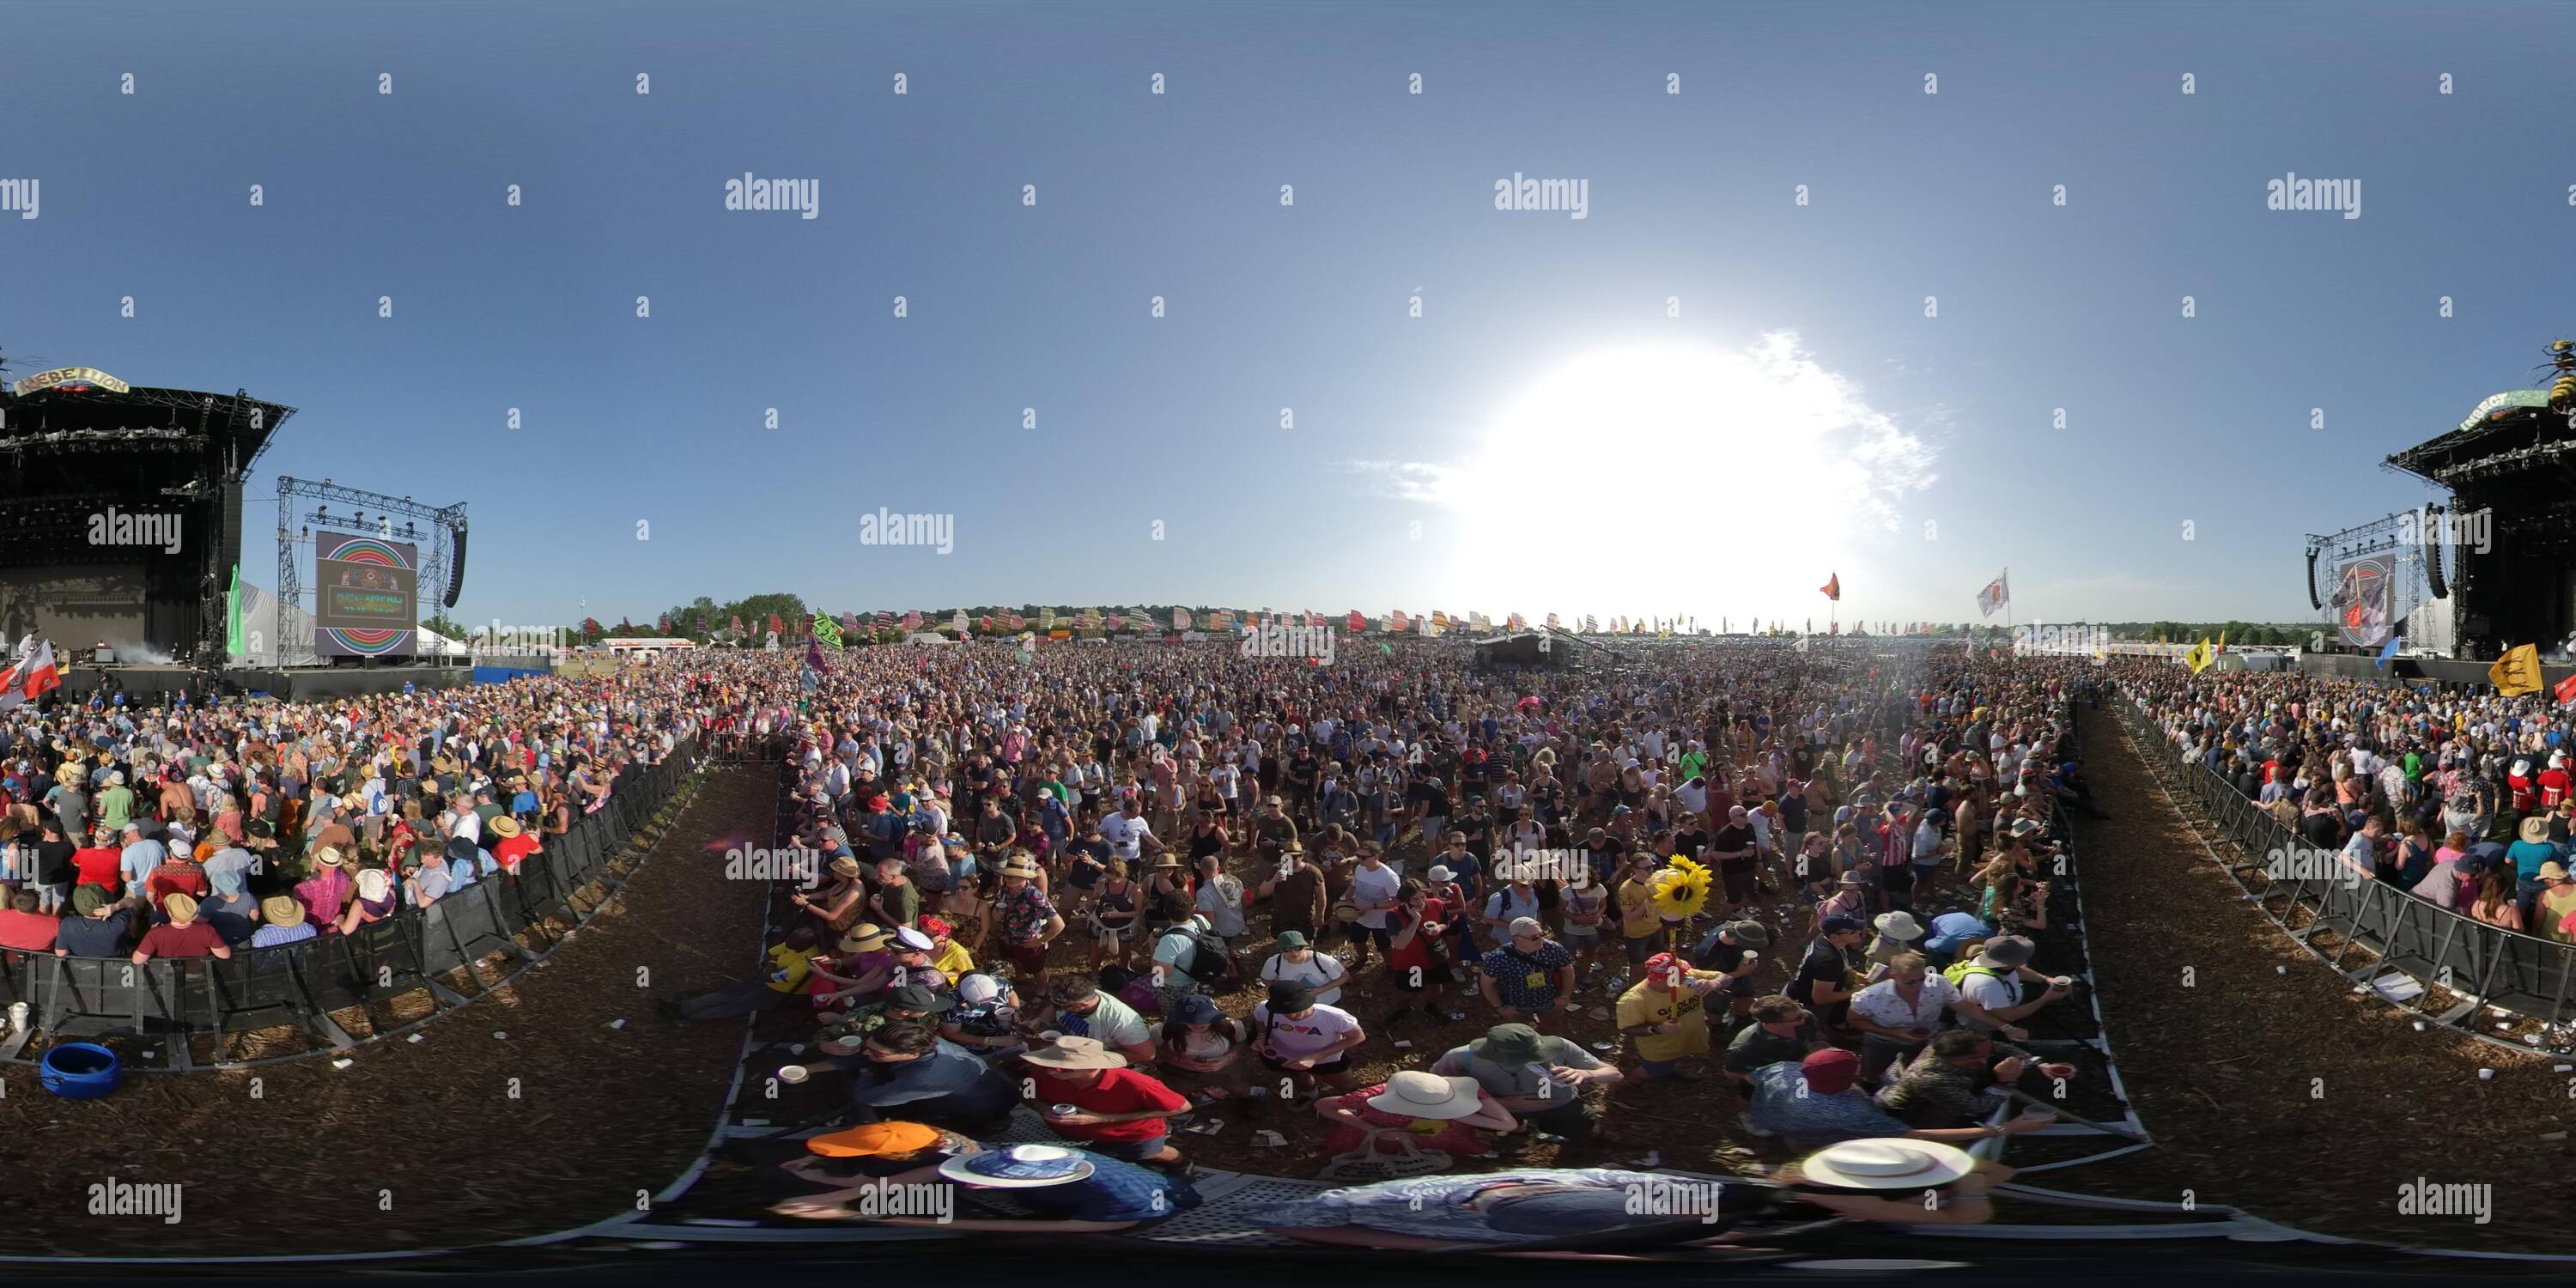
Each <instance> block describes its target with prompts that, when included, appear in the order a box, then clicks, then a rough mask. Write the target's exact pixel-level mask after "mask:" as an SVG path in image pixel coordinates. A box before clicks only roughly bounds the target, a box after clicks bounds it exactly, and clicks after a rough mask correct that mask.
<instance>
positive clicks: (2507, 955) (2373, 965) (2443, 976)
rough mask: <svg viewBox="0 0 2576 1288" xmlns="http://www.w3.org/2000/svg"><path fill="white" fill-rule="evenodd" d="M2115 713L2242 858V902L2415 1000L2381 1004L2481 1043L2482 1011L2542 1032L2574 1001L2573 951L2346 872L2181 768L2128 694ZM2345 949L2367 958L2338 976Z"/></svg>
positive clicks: (2360, 975) (2231, 868)
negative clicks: (2529, 1020) (2439, 995)
mask: <svg viewBox="0 0 2576 1288" xmlns="http://www.w3.org/2000/svg"><path fill="white" fill-rule="evenodd" d="M2117 705H2118V707H2119V711H2120V714H2121V716H2122V718H2123V719H2124V720H2125V721H2126V722H2127V723H2128V725H2129V728H2130V730H2131V732H2132V733H2134V734H2135V735H2136V736H2137V738H2138V741H2139V743H2140V744H2141V746H2142V747H2143V748H2144V750H2145V754H2146V756H2147V758H2148V765H2149V768H2150V770H2151V772H2153V773H2155V774H2156V775H2157V776H2158V777H2159V778H2162V779H2163V780H2165V781H2166V782H2167V783H2170V784H2173V785H2175V786H2178V787H2180V788H2181V789H2182V790H2183V791H2184V792H2185V793H2186V794H2187V795H2189V796H2190V797H2191V799H2192V800H2193V801H2194V802H2196V803H2197V804H2198V805H2199V806H2200V807H2201V809H2202V810H2203V811H2204V812H2205V813H2207V814H2208V815H2209V817H2210V819H2211V820H2212V821H2213V822H2215V823H2216V824H2217V825H2218V826H2219V828H2220V829H2221V830H2222V831H2224V832H2225V833H2226V834H2227V837H2228V839H2229V840H2231V841H2233V842H2235V844H2236V848H2237V850H2238V852H2239V854H2240V856H2241V857H2239V858H2236V859H2224V858H2222V862H2224V863H2225V865H2226V867H2227V871H2228V875H2229V876H2230V877H2231V878H2233V879H2234V880H2235V881H2236V883H2237V885H2238V886H2239V887H2241V888H2243V889H2244V890H2245V892H2246V897H2247V898H2248V899H2249V900H2250V901H2252V902H2253V903H2254V904H2255V905H2256V906H2257V907H2259V908H2261V909H2262V910H2263V912H2264V914H2265V915H2266V916H2269V917H2270V918H2271V919H2272V920H2273V921H2274V922H2275V923H2277V924H2279V925H2280V926H2281V928H2282V930H2283V932H2284V933H2286V934H2288V935H2289V936H2290V937H2291V938H2293V939H2296V940H2298V941H2299V942H2300V943H2302V944H2303V945H2305V946H2306V947H2307V948H2308V949H2309V950H2310V951H2311V952H2315V953H2316V954H2317V955H2318V956H2320V957H2322V958H2324V959H2325V960H2326V961H2327V962H2328V963H2330V964H2332V965H2333V966H2334V967H2335V968H2336V969H2337V970H2339V971H2341V972H2343V974H2345V975H2346V976H2347V977H2349V978H2351V979H2353V980H2355V981H2357V982H2364V983H2367V982H2369V981H2371V980H2373V979H2376V978H2377V977H2380V976H2384V975H2389V974H2392V973H2393V974H2398V975H2403V976H2405V977H2407V978H2409V979H2411V980H2413V981H2415V982H2416V984H2418V985H2420V986H2423V987H2424V989H2425V991H2424V992H2421V993H2417V994H2416V995H2415V996H2413V997H2391V998H2390V999H2389V1000H2391V1001H2393V1002H2396V1003H2397V1004H2399V1005H2401V1006H2404V1007H2405V1008H2406V1009H2408V1010H2411V1011H2416V1012H2419V1013H2422V1014H2424V1015H2425V1016H2427V1017H2428V1018H2431V1019H2434V1020H2437V1021H2439V1022H2440V1023H2443V1024H2446V1025H2450V1026H2452V1027H2454V1028H2464V1029H2465V1030H2466V1031H2468V1032H2470V1033H2473V1034H2475V1035H2476V1036H2478V1037H2480V1038H2486V1039H2488V1040H2493V1039H2492V1038H2491V1037H2490V1036H2489V1035H2488V1034H2486V1033H2483V1032H2480V1031H2479V1030H2478V1029H2477V1027H2475V1026H2474V1025H2473V1024H2469V1023H2467V1022H2468V1021H2471V1020H2474V1019H2475V1018H2476V1016H2477V1015H2478V1014H2479V1010H2480V1007H2481V1006H2495V1007H2501V1008H2503V1009H2504V1010H2506V1011H2510V1012H2517V1013H2519V1014H2522V1015H2527V1016H2531V1017H2534V1018H2537V1019H2540V1020H2542V1021H2544V1022H2545V1023H2547V1024H2548V1025H2549V1026H2550V1027H2551V1028H2552V1029H2553V1030H2555V1029H2556V1028H2557V1027H2558V1026H2559V1025H2560V1024H2561V1023H2563V1022H2564V1021H2565V1020H2566V1019H2567V1018H2568V1015H2569V1011H2570V1008H2571V1004H2576V944H2563V943H2559V942H2557V941H2555V940H2550V939H2543V938H2540V937H2538V936H2534V935H2528V934H2524V933H2521V932H2519V931H2513V930H2506V929H2504V928H2502V927H2500V926H2491V925H2488V924H2487V923H2485V922H2483V921H2479V920H2478V919H2476V918H2474V917H2470V916H2465V915H2463V914H2461V913H2457V912H2453V911H2451V910H2450V909H2448V908H2444V907H2441V906H2439V905H2437V904H2433V903H2430V902H2427V901H2425V900H2423V899H2418V898H2416V897H2415V896H2414V895H2413V894H2412V893H2411V892H2409V891H2407V890H2404V889H2401V888H2399V887H2397V886H2395V885H2391V884H2389V883H2387V882H2384V881H2381V880H2378V879H2377V878H2376V877H2375V876H2372V875H2370V874H2367V873H2364V872H2362V871H2360V870H2359V869H2357V868H2353V867H2350V866H2349V865H2347V864H2345V863H2343V862H2342V860H2341V858H2340V856H2339V855H2338V854H2337V853H2336V852H2334V851H2325V850H2321V849H2320V848H2319V847H2317V846H2313V845H2310V844H2308V842H2307V841H2306V839H2305V838H2303V837H2301V836H2299V835H2298V834H2297V833H2296V832H2293V831H2291V830H2290V829H2289V828H2287V827H2284V826H2282V824H2281V821H2280V820H2279V819H2276V818H2274V817H2272V815H2271V814H2270V813H2268V812H2266V811H2265V810H2264V809H2263V807H2262V805H2261V804H2260V803H2258V802H2256V801H2255V800H2253V799H2252V798H2250V797H2248V796H2246V795H2245V794H2244V793H2243V792H2241V791H2238V790H2237V788H2236V786H2235V784H2233V783H2230V782H2228V781H2227V780H2226V779H2225V778H2222V777H2220V776H2219V774H2218V773H2217V772H2216V771H2215V770H2212V769H2211V768H2209V766H2208V765H2206V764H2201V763H2194V764H2188V765H2186V764H2183V763H2182V762H2181V755H2180V748H2178V747H2177V746H2175V744H2174V743H2173V741H2172V739H2171V738H2170V737H2169V736H2168V735H2167V733H2166V731H2165V730H2164V728H2163V727H2162V726H2160V725H2159V724H2157V722H2156V721H2155V720H2154V718H2153V717H2151V716H2149V715H2148V714H2147V711H2146V709H2145V708H2144V707H2143V706H2141V705H2140V704H2139V703H2138V702H2137V700H2136V699H2135V698H2134V697H2131V696H2129V695H2127V694H2123V695H2122V696H2121V699H2120V701H2119V703H2118V704H2117ZM2249 872H2261V873H2263V875H2264V876H2265V878H2266V882H2267V883H2266V884H2265V885H2264V886H2263V887H2262V888H2261V889H2259V890H2258V889H2256V888H2255V887H2253V886H2252V885H2250V884H2248V883H2247V881H2246V874H2247V873H2249ZM2302 912H2305V914H2306V920H2304V921H2300V920H2299V917H2300V914H2301V913H2302ZM2294 922H2296V923H2298V924H2293V923H2294ZM2329 934H2331V935H2332V936H2334V937H2335V939H2336V940H2337V942H2336V943H2335V945H2334V946H2333V947H2332V948H2331V949H2327V948H2321V947H2319V946H2318V944H2317V942H2316V941H2317V940H2318V939H2319V938H2321V937H2323V936H2326V935H2329ZM2356 947H2358V948H2362V949H2366V950H2368V951H2369V952H2370V953H2372V954H2373V955H2374V956H2375V958H2376V960H2374V961H2371V962H2368V963H2365V964H2362V965H2359V966H2352V967H2347V966H2346V965H2345V962H2346V960H2347V959H2348V958H2349V957H2350V956H2351V953H2352V950H2353V949H2354V948H2356ZM2433 987H2439V988H2442V989H2443V990H2445V991H2447V992H2449V993H2451V994H2453V995H2454V996H2455V997H2456V998H2458V1001H2457V1002H2456V1003H2455V1004H2454V1005H2452V1006H2450V1007H2448V1008H2447V1009H2444V1010H2442V1011H2440V1012H2435V1011H2434V1010H2432V1009H2430V1008H2428V1007H2426V1006H2424V1005H2423V1004H2422V1003H2423V999H2424V998H2425V997H2426V996H2429V993H2430V989H2431V988H2433ZM2382 995H2383V996H2386V995H2387V994H2386V993H2385V992H2383V993H2382Z"/></svg>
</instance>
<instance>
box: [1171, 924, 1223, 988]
mask: <svg viewBox="0 0 2576 1288" xmlns="http://www.w3.org/2000/svg"><path fill="white" fill-rule="evenodd" d="M1165 933H1167V934H1175V935H1187V936H1189V940H1190V947H1191V949H1192V952H1191V953H1190V968H1189V970H1188V972H1187V974H1188V975H1189V977H1190V978H1191V979H1193V980H1196V981H1198V982H1199V983H1201V984H1232V983H1233V982H1234V972H1235V966H1234V950H1233V949H1231V948H1229V947H1227V946H1226V942H1225V941H1224V940H1223V939H1220V938H1218V937H1217V936H1216V935H1215V934H1214V933H1213V932H1210V931H1205V930H1201V929H1199V928H1197V927H1195V926H1174V927H1172V928H1171V929H1170V930H1169V931H1167V932H1165Z"/></svg>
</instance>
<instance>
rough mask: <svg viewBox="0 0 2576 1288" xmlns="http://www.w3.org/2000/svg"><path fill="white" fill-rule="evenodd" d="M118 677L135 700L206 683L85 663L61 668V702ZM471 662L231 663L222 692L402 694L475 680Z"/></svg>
mask: <svg viewBox="0 0 2576 1288" xmlns="http://www.w3.org/2000/svg"><path fill="white" fill-rule="evenodd" d="M111 675H112V676H114V677H115V679H116V685H117V687H118V688H119V689H122V690H123V691H124V693H125V695H126V701H128V702H130V703H137V704H150V703H158V702H164V701H167V700H168V699H170V698H172V697H175V696H177V694H178V693H179V691H180V690H182V689H185V690H187V691H188V696H189V698H190V700H192V701H203V700H204V698H205V685H204V684H203V682H202V681H203V678H204V677H202V676H201V675H199V674H198V673H197V672H196V671H193V670H190V669H189V668H187V667H184V666H179V665H176V664H168V665H155V664H150V663H143V664H138V665H133V666H104V667H102V666H96V665H92V664H89V663H83V664H81V665H78V666H72V667H67V668H65V669H64V671H63V687H62V694H63V697H62V699H61V700H62V701H66V702H87V701H89V695H90V694H92V693H94V692H96V691H97V690H98V688H99V687H100V686H101V685H102V684H104V683H106V681H107V679H108V677H109V676H111ZM473 680H474V672H473V669H472V668H471V667H463V666H430V665H427V664H413V665H403V666H290V667H248V666H236V667H230V668H227V669H226V670H225V671H224V673H223V687H224V693H225V695H226V696H228V697H236V698H237V697H241V696H243V695H246V694H250V693H265V694H267V695H268V696H270V697H273V698H280V699H283V700H286V701H290V702H309V701H313V700H315V699H318V698H346V697H354V696H358V695H362V694H370V693H400V692H402V690H403V685H405V684H409V685H411V686H412V687H413V688H414V689H416V690H417V689H457V688H463V687H464V686H466V685H468V684H471V683H473Z"/></svg>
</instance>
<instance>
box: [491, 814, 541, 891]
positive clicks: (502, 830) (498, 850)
mask: <svg viewBox="0 0 2576 1288" xmlns="http://www.w3.org/2000/svg"><path fill="white" fill-rule="evenodd" d="M491 831H492V835H494V836H496V837H499V838H500V839H499V840H496V841H494V842H492V858H493V859H494V860H495V861H497V862H498V863H500V865H501V867H502V869H503V870H504V871H506V872H508V873H509V874H510V875H512V876H517V875H519V861H520V860H521V859H524V858H526V857H528V856H529V855H531V854H534V853H536V852H538V851H539V850H541V849H544V848H545V847H543V846H541V845H538V844H537V838H535V837H533V836H529V835H527V834H526V832H527V829H525V828H523V827H521V826H519V820H517V819H515V818H512V817H510V816H509V815H507V814H495V815H493V816H492V827H491Z"/></svg>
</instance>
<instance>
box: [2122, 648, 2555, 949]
mask: <svg viewBox="0 0 2576 1288" xmlns="http://www.w3.org/2000/svg"><path fill="white" fill-rule="evenodd" d="M2115 669H2116V673H2117V678H2118V680H2119V683H2120V686H2121V688H2122V689H2123V690H2124V691H2125V692H2126V693H2128V694H2129V695H2130V696H2131V697H2132V698H2133V699H2134V700H2135V701H2137V702H2138V703H2139V704H2140V705H2141V706H2142V707H2143V709H2144V712H2145V715H2146V717H2147V719H2148V720H2149V721H2150V722H2151V723H2152V725H2153V727H2154V728H2156V729H2157V730H2159V731H2160V732H2161V733H2162V735H2163V737H2164V738H2165V740H2166V743H2167V751H2168V753H2169V754H2170V755H2172V756H2174V757H2176V758H2177V760H2178V761H2179V762H2180V763H2182V764H2186V765H2200V766H2204V767H2206V768H2207V769H2208V770H2209V771H2210V772H2212V773H2215V774H2217V775H2218V776H2219V777H2220V778H2222V779H2224V780H2226V781H2227V782H2228V783H2229V784H2230V785H2232V786H2233V787H2234V788H2235V789H2236V790H2237V791H2238V792H2240V793H2242V794H2243V795H2245V796H2246V797H2248V798H2249V799H2252V800H2254V801H2256V802H2259V803H2260V804H2261V806H2262V807H2263V808H2264V809H2265V810H2266V811H2268V812H2269V813H2271V814H2272V816H2273V817H2274V818H2275V819H2277V820H2278V821H2279V822H2280V823H2281V825H2282V826H2283V827H2284V828H2286V829H2288V831H2289V832H2290V833H2292V834H2293V835H2295V836H2296V837H2297V838H2298V843H2299V844H2300V845H2303V846H2305V847H2307V849H2308V850H2309V851H2310V853H2312V854H2315V855H2330V856H2332V861H2337V862H2340V863H2341V864H2342V865H2343V867H2342V869H2341V870H2342V871H2345V872H2348V873H2350V874H2351V879H2352V880H2355V881H2379V882H2384V883H2387V884H2389V885H2391V886H2394V887H2396V888H2398V889H2402V890H2404V891H2406V892H2407V893H2409V894H2411V895H2413V896H2414V897H2416V898H2420V899H2424V900H2426V901H2428V902H2431V903H2433V904H2436V905H2438V906H2440V907H2442V908H2446V909H2449V910H2451V911H2453V912H2457V913H2459V914H2461V915H2463V916H2468V917H2473V918H2475V919H2477V920H2478V921H2481V922H2484V923H2487V924H2489V925H2493V926H2496V927H2499V928H2501V929H2505V930H2511V931H2518V932H2522V933H2526V934H2530V935H2534V936H2537V937H2540V938H2544V939H2549V940H2553V941H2555V942H2558V943H2576V880H2571V879H2570V877H2569V870H2570V866H2571V859H2570V853H2571V851H2576V840H2571V823H2576V791H2571V787H2576V780H2571V778H2570V771H2569V768H2568V756H2569V753H2570V752H2571V751H2576V740H2571V738H2570V736H2569V735H2570V728H2569V725H2568V723H2567V720H2566V719H2565V717H2564V716H2563V715H2562V714H2560V712H2559V704H2558V703H2556V702H2555V701H2553V700H2552V698H2551V697H2550V695H2548V694H2546V693H2540V694H2530V695H2524V696H2518V697H2503V696H2499V695H2498V694H2496V693H2495V692H2494V691H2493V690H2491V689H2490V690H2485V691H2482V692H2481V691H2472V690H2466V689H2462V688H2458V687H2444V686H2436V685H2424V686H2419V687H2413V688H2409V687H2406V686H2402V685H2395V684H2390V683H2386V682H2374V681H2368V680H2360V679H2345V678H2338V677H2333V676H2324V675H2313V674H2309V673H2306V672H2303V671H2256V670H2225V669H2213V670H2207V671H2203V672H2202V673H2201V674H2199V675H2196V676H2195V675H2192V674H2190V673H2189V672H2187V671H2183V670H2181V669H2180V668H2175V667H2171V666H2159V665H2154V664H2150V663H2145V662H2136V661H2123V662H2121V663H2120V664H2118V666H2117V667H2116V668H2115ZM2322 867H2323V865H2322V864H2318V865H2307V866H2304V867H2302V868H2298V869H2292V871H2296V872H2299V873H2302V874H2305V875H2314V873H2315V872H2316V871H2318V870H2320V869H2321V868H2322Z"/></svg>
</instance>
